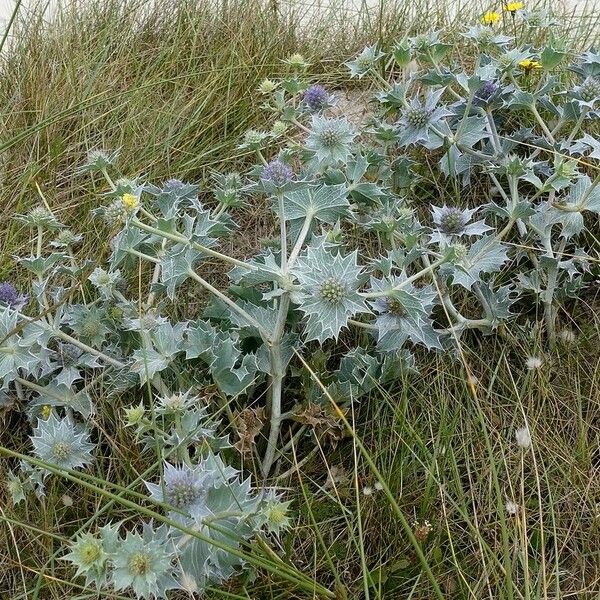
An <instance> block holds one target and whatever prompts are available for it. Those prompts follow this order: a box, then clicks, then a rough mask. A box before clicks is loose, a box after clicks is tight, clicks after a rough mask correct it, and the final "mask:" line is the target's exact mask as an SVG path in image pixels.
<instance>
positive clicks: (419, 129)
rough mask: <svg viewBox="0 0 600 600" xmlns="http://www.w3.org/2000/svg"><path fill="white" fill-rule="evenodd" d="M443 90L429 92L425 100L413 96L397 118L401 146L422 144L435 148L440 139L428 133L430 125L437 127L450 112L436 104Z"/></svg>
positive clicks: (440, 141) (440, 143) (440, 142)
mask: <svg viewBox="0 0 600 600" xmlns="http://www.w3.org/2000/svg"><path fill="white" fill-rule="evenodd" d="M442 92H443V90H439V91H437V92H434V93H432V94H430V95H429V96H428V97H427V99H426V100H425V102H421V100H419V99H418V98H413V99H412V100H411V101H410V102H409V104H408V106H407V107H406V109H405V110H404V112H403V113H402V116H401V117H400V119H399V120H398V125H399V127H400V137H399V140H398V141H399V143H400V145H402V146H409V145H411V144H417V143H418V144H423V145H425V146H426V147H428V148H437V147H439V146H441V145H442V140H441V139H440V138H439V137H438V136H436V135H435V134H431V133H430V128H431V127H436V126H438V127H439V124H440V121H441V120H442V119H444V118H445V117H447V116H449V115H450V114H451V113H450V111H449V110H447V109H446V108H444V107H443V106H437V103H438V101H439V99H440V97H441V95H442Z"/></svg>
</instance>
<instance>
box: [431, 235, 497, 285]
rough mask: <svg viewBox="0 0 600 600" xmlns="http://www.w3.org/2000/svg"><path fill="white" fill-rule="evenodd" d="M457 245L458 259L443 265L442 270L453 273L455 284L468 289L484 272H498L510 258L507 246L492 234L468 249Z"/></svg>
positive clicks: (480, 239)
mask: <svg viewBox="0 0 600 600" xmlns="http://www.w3.org/2000/svg"><path fill="white" fill-rule="evenodd" d="M456 246H457V247H456V253H455V254H456V257H457V259H456V261H455V262H454V264H453V265H450V264H448V263H447V264H444V265H442V267H441V271H443V272H450V273H452V275H453V278H454V281H453V282H454V284H455V285H461V286H463V287H464V288H466V289H468V290H470V289H471V288H472V287H473V285H474V284H475V283H477V282H478V281H480V278H481V274H482V273H496V272H498V271H500V269H501V268H502V267H503V266H504V264H505V263H506V261H507V260H508V253H507V249H506V246H505V245H504V244H502V243H501V242H498V241H497V240H496V238H495V237H494V236H492V235H488V236H483V237H481V238H479V239H478V240H477V241H476V242H474V243H473V245H472V246H471V247H470V248H468V249H467V248H465V247H464V246H462V245H460V248H459V245H456ZM459 250H460V252H459Z"/></svg>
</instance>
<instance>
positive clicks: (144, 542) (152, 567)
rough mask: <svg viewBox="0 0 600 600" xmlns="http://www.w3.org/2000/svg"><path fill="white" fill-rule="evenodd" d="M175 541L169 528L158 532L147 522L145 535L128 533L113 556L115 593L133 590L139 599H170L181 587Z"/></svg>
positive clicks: (144, 528) (112, 576) (112, 579)
mask: <svg viewBox="0 0 600 600" xmlns="http://www.w3.org/2000/svg"><path fill="white" fill-rule="evenodd" d="M175 550H176V549H175V547H174V545H173V542H172V541H171V540H170V539H169V537H168V530H167V528H166V526H165V525H161V526H160V527H159V528H158V529H154V527H153V526H152V524H151V523H145V524H144V527H143V532H142V535H140V534H138V533H132V532H128V533H127V535H126V536H125V538H124V539H122V540H121V541H120V543H119V545H118V547H117V550H116V552H115V554H114V556H113V557H112V566H113V570H112V573H111V582H112V584H113V586H114V588H115V590H117V591H120V590H124V589H127V588H131V589H132V590H133V593H134V594H135V595H136V598H144V600H148V599H154V598H166V597H167V591H168V590H172V589H176V588H178V587H179V586H178V584H177V581H176V580H175V568H174V567H173V559H174V553H175Z"/></svg>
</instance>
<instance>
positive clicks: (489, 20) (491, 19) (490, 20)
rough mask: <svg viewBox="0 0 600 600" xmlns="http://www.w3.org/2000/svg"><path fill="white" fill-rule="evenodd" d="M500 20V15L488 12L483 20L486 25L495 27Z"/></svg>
mask: <svg viewBox="0 0 600 600" xmlns="http://www.w3.org/2000/svg"><path fill="white" fill-rule="evenodd" d="M499 20H500V13H497V12H494V11H490V12H486V13H485V15H483V17H482V18H481V21H482V23H483V24H484V25H495V24H496V23H497V22H498V21H499Z"/></svg>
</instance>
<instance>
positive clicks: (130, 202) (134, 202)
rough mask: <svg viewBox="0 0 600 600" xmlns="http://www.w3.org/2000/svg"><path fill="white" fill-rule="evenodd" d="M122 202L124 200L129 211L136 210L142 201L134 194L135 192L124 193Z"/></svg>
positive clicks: (124, 204)
mask: <svg viewBox="0 0 600 600" xmlns="http://www.w3.org/2000/svg"><path fill="white" fill-rule="evenodd" d="M121 202H123V206H124V207H125V208H126V209H127V210H128V211H134V210H135V209H136V208H137V207H138V205H139V203H140V201H139V200H138V199H137V196H134V195H133V194H123V197H122V198H121Z"/></svg>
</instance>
